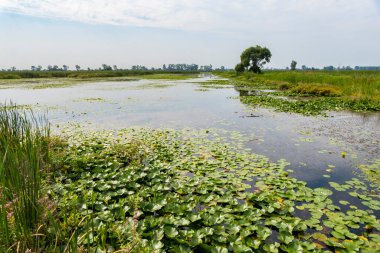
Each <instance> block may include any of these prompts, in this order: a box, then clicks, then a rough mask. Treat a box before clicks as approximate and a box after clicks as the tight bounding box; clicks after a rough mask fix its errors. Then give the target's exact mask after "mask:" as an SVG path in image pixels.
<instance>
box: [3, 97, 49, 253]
mask: <svg viewBox="0 0 380 253" xmlns="http://www.w3.org/2000/svg"><path fill="white" fill-rule="evenodd" d="M48 139H49V125H48V123H47V120H46V119H45V117H36V116H35V115H34V114H33V113H32V112H31V111H20V110H18V109H17V107H16V106H15V105H14V104H9V105H3V106H1V107H0V158H1V160H0V251H1V252H6V251H20V252H21V251H25V250H27V249H30V248H32V247H36V246H35V244H36V243H38V230H39V224H40V219H41V214H42V212H43V205H42V203H41V201H42V196H41V179H42V176H43V171H44V170H46V169H47V164H48Z"/></svg>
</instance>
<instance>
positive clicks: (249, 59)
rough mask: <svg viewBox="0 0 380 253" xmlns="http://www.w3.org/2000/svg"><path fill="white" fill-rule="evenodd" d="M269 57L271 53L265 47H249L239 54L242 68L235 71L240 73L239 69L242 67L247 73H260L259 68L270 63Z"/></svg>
mask: <svg viewBox="0 0 380 253" xmlns="http://www.w3.org/2000/svg"><path fill="white" fill-rule="evenodd" d="M271 57H272V53H271V52H270V50H269V49H268V48H266V47H261V46H259V45H257V46H255V47H249V48H247V49H246V50H244V51H243V53H242V54H241V56H240V64H241V65H242V66H239V67H238V68H237V69H238V70H240V71H241V70H242V68H241V67H244V69H246V70H248V71H252V72H255V73H261V68H262V67H263V66H264V64H266V63H268V62H270V58H271Z"/></svg>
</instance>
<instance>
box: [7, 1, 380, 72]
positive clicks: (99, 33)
mask: <svg viewBox="0 0 380 253" xmlns="http://www.w3.org/2000/svg"><path fill="white" fill-rule="evenodd" d="M379 27H380V0H308V1H305V0H266V1H265V0H235V1H226V0H219V1H211V0H202V1H201V0H192V1H189V0H150V1H148V0H139V1H131V0H123V1H118V0H60V1H58V0H0V69H1V68H9V67H11V66H16V67H17V68H30V66H31V65H42V66H44V67H45V66H47V65H49V64H51V65H54V64H56V65H63V64H66V65H69V66H70V67H71V68H74V65H75V64H79V65H80V66H82V67H91V68H93V67H99V66H100V65H101V64H103V63H106V64H110V65H114V64H115V65H117V66H119V67H126V68H129V67H131V66H132V65H135V64H139V65H145V66H148V67H160V66H162V64H164V63H166V64H167V63H196V64H200V65H204V64H212V65H213V66H215V67H218V66H221V65H224V66H227V67H233V66H234V65H235V64H236V63H237V62H238V61H239V56H240V53H241V51H242V50H244V49H245V48H247V47H249V46H254V45H257V44H259V45H263V46H266V47H268V48H269V49H270V50H271V51H272V55H273V57H272V61H271V63H270V65H269V66H271V67H286V66H288V65H289V64H290V62H291V60H293V59H294V60H296V61H297V62H298V64H299V66H300V65H307V66H316V67H322V66H325V65H335V66H339V65H341V66H342V65H351V66H355V65H377V66H378V65H380V46H379V45H380V28H379Z"/></svg>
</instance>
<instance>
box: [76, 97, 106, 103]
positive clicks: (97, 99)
mask: <svg viewBox="0 0 380 253" xmlns="http://www.w3.org/2000/svg"><path fill="white" fill-rule="evenodd" d="M74 102H88V103H105V102H107V100H106V99H104V98H79V99H75V100H74Z"/></svg>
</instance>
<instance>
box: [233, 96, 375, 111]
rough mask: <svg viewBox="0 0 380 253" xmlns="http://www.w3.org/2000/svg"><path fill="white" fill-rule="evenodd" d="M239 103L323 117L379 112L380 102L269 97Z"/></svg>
mask: <svg viewBox="0 0 380 253" xmlns="http://www.w3.org/2000/svg"><path fill="white" fill-rule="evenodd" d="M239 99H240V101H241V102H242V103H244V104H247V105H250V106H260V107H267V108H274V109H275V110H277V111H281V112H294V113H300V114H303V115H307V116H310V115H324V116H327V112H328V111H342V110H353V111H380V102H372V101H370V100H363V101H349V100H343V99H341V98H328V97H326V98H318V99H313V100H285V99H281V98H279V97H276V96H273V95H272V94H271V95H265V94H261V95H257V96H240V97H239Z"/></svg>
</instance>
